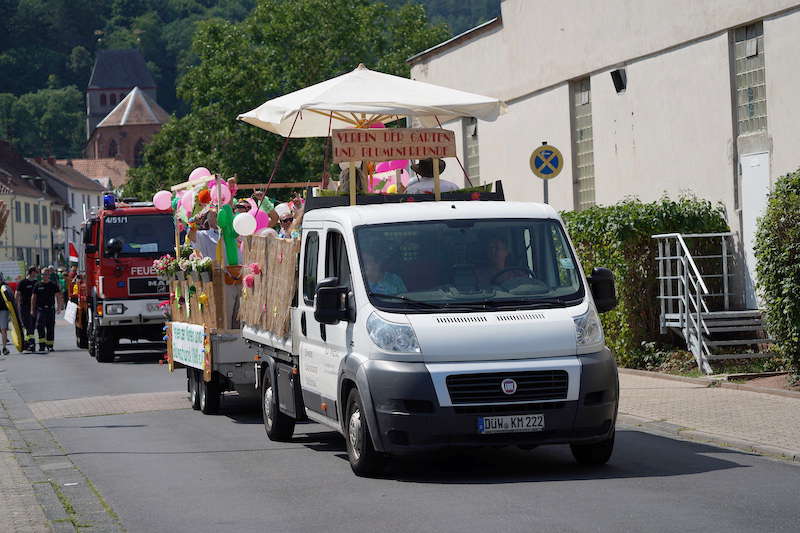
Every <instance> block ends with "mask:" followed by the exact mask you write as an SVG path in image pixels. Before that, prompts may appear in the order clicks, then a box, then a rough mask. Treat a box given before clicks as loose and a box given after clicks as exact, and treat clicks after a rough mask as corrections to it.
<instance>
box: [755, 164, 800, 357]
mask: <svg viewBox="0 0 800 533" xmlns="http://www.w3.org/2000/svg"><path fill="white" fill-rule="evenodd" d="M754 252H755V256H756V274H757V278H758V282H757V287H758V290H759V292H760V295H761V297H762V298H763V301H764V307H765V311H766V313H765V318H766V326H767V331H769V334H770V337H772V338H774V339H775V340H776V341H777V348H778V351H779V352H780V353H781V354H782V355H784V356H785V357H786V358H787V359H788V362H789V363H790V365H791V367H792V370H793V371H794V372H795V373H800V169H798V170H796V171H795V172H793V173H791V174H787V175H786V176H783V177H781V178H779V179H778V181H777V182H776V183H775V189H774V191H773V192H772V193H771V194H770V195H769V201H768V204H767V210H766V213H765V214H764V216H763V217H762V218H761V219H760V220H759V224H758V230H757V232H756V242H755V247H754Z"/></svg>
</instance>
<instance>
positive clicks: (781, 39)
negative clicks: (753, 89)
mask: <svg viewBox="0 0 800 533" xmlns="http://www.w3.org/2000/svg"><path fill="white" fill-rule="evenodd" d="M764 48H765V53H766V57H765V62H766V66H765V70H766V80H767V129H768V133H769V136H770V137H771V141H772V169H771V175H772V177H773V180H774V179H775V178H777V177H779V176H783V175H784V174H786V173H788V172H793V171H795V170H797V169H798V168H800V97H798V94H799V93H800V57H798V54H800V9H798V10H794V11H792V12H790V13H786V14H783V15H781V16H777V17H773V18H767V19H765V20H764Z"/></svg>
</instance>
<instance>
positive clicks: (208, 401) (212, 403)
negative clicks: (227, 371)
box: [197, 372, 222, 415]
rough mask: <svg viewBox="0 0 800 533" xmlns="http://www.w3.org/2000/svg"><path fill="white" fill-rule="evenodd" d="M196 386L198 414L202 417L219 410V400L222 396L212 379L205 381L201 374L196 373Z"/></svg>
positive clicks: (217, 385)
mask: <svg viewBox="0 0 800 533" xmlns="http://www.w3.org/2000/svg"><path fill="white" fill-rule="evenodd" d="M197 385H198V387H197V389H198V396H199V397H200V399H199V401H200V412H202V413H203V414H204V415H213V414H214V413H216V412H217V410H219V400H220V397H221V396H222V391H221V390H220V387H219V384H218V383H217V382H216V381H215V380H214V379H212V380H211V381H205V380H204V379H203V375H202V373H201V372H197Z"/></svg>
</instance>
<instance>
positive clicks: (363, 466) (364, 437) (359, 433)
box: [345, 388, 386, 476]
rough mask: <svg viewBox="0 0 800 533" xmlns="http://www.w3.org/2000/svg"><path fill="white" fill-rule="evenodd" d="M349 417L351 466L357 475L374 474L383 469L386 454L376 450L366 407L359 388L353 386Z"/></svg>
mask: <svg viewBox="0 0 800 533" xmlns="http://www.w3.org/2000/svg"><path fill="white" fill-rule="evenodd" d="M346 412H347V418H346V419H345V440H346V441H347V457H348V459H350V468H352V469H353V473H354V474H355V475H357V476H374V475H376V474H380V473H381V472H382V471H383V467H384V465H385V464H386V456H384V455H383V454H380V453H378V452H376V451H375V448H374V447H373V446H372V436H371V435H370V433H369V427H367V420H366V415H365V413H364V407H363V406H362V404H361V395H359V393H358V389H356V388H353V389H352V390H351V391H350V395H349V396H348V397H347V411H346Z"/></svg>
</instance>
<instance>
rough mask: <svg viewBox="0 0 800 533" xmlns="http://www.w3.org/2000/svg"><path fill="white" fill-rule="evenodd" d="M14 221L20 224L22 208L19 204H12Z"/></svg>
mask: <svg viewBox="0 0 800 533" xmlns="http://www.w3.org/2000/svg"><path fill="white" fill-rule="evenodd" d="M14 220H15V221H16V222H22V207H21V206H20V203H19V202H14Z"/></svg>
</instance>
